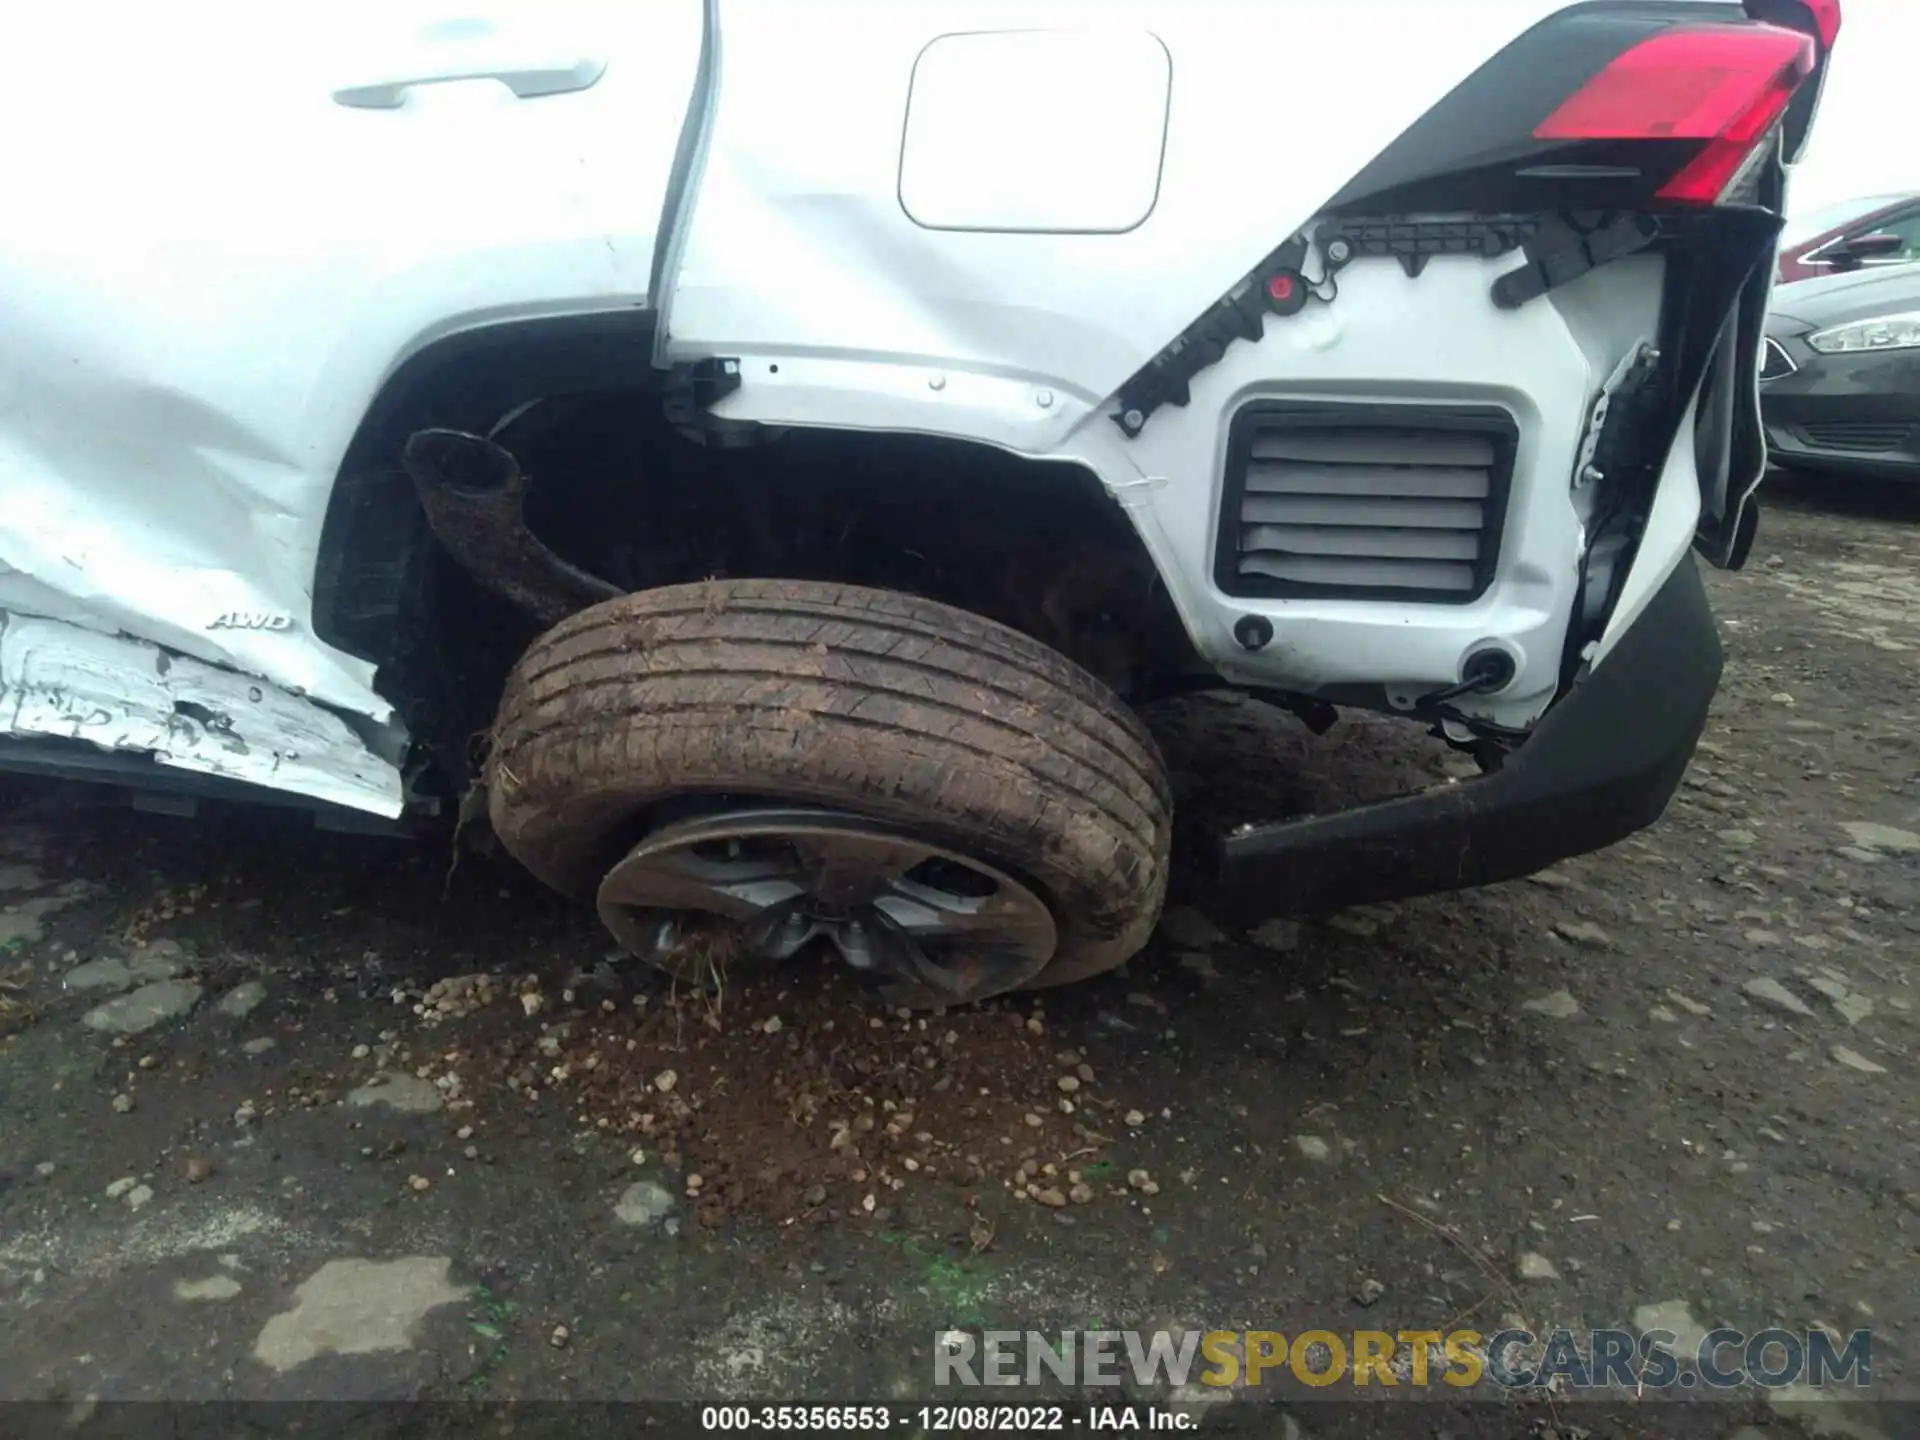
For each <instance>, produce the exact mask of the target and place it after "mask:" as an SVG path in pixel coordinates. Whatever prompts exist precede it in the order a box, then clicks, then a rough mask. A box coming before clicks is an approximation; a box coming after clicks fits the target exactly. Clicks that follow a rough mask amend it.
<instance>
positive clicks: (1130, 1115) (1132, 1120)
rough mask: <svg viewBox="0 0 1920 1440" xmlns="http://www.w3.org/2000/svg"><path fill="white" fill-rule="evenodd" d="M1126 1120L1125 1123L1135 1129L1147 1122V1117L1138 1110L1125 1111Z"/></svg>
mask: <svg viewBox="0 0 1920 1440" xmlns="http://www.w3.org/2000/svg"><path fill="white" fill-rule="evenodd" d="M1126 1120H1127V1124H1129V1125H1131V1126H1133V1127H1134V1128H1135V1129H1136V1130H1137V1129H1139V1128H1140V1127H1141V1126H1142V1125H1144V1124H1146V1123H1147V1117H1146V1116H1145V1115H1144V1114H1142V1113H1141V1112H1140V1111H1138V1110H1129V1111H1127V1115H1126Z"/></svg>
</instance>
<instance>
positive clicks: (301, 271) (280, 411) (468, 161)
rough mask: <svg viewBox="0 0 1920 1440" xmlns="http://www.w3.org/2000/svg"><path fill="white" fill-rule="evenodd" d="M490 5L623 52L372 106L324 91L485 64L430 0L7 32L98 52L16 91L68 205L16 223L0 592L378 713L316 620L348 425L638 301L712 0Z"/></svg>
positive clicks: (87, 20)
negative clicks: (533, 79)
mask: <svg viewBox="0 0 1920 1440" xmlns="http://www.w3.org/2000/svg"><path fill="white" fill-rule="evenodd" d="M484 10H485V14H486V16H487V17H488V18H489V19H490V20H491V21H492V22H493V25H494V27H495V29H496V30H497V31H498V34H499V37H500V42H499V44H498V45H497V46H496V48H497V49H498V51H499V54H498V55H497V56H495V58H496V59H498V60H501V61H503V62H504V61H507V60H512V59H514V58H515V57H516V56H517V57H518V58H519V59H520V60H528V61H532V62H541V63H543V62H544V61H545V59H547V58H548V57H549V56H550V55H551V54H553V53H566V52H567V51H568V50H569V48H570V47H573V46H575V45H577V44H578V43H579V42H580V41H581V39H582V38H583V37H591V39H592V40H593V42H594V44H595V46H596V47H597V48H598V49H599V50H600V51H601V52H602V53H605V54H608V55H610V56H612V57H613V59H612V63H610V65H609V67H608V70H607V72H606V74H605V75H604V76H603V77H602V78H601V79H600V80H599V81H598V83H596V84H594V85H593V86H591V87H590V88H588V89H585V90H581V91H578V92H576V93H571V94H562V95H551V96H544V97H541V98H538V99H530V100H521V99H516V98H515V96H514V95H513V94H512V92H510V91H509V90H508V89H506V88H505V87H504V86H502V85H500V84H498V83H495V82H490V81H477V82H473V83H468V84H452V85H445V84H443V85H430V86H421V87H416V88H415V89H414V90H412V91H410V92H409V93H408V96H407V98H406V101H405V103H404V105H402V106H401V107H400V108H398V109H393V110H365V109H352V108H348V107H345V106H342V105H339V104H336V103H334V102H333V100H332V99H331V98H330V96H331V93H332V92H333V91H334V90H335V89H339V88H341V87H343V86H351V85H355V84H364V83H371V82H374V81H378V80H381V79H385V78H391V77H392V75H393V74H395V73H399V72H398V71H396V70H395V68H394V67H396V66H400V67H402V68H404V67H406V66H411V65H418V64H419V63H421V62H422V59H423V56H430V55H431V53H433V52H434V51H435V49H436V48H445V49H447V50H449V52H451V51H454V50H459V51H460V52H461V53H462V54H464V53H466V51H465V49H464V48H463V46H464V42H462V41H461V39H460V37H459V36H458V35H456V34H450V33H447V32H444V31H443V32H439V33H437V34H436V33H432V32H430V31H429V28H428V27H429V25H430V23H431V22H438V21H444V20H445V19H446V17H447V15H448V13H449V12H448V11H447V9H446V8H445V7H444V6H443V5H440V4H438V3H435V0H399V3H393V4H382V5H378V6H376V5H373V4H370V3H366V0H349V3H346V4H344V5H339V6H335V7H332V8H330V9H329V10H328V11H327V14H326V20H325V23H324V24H314V23H309V21H308V19H307V18H303V17H301V16H298V15H296V14H294V13H293V12H291V11H287V10H284V9H280V8H276V7H273V6H264V7H263V6H259V5H254V4H249V3H244V0H196V3H194V4H193V5H191V6H188V7H185V8H184V9H183V8H181V7H142V6H131V7H117V8H115V10H114V11H113V13H112V16H111V27H110V28H111V30H112V35H111V41H110V43H109V42H107V41H104V40H103V39H102V35H101V25H102V23H103V21H102V17H101V14H100V13H99V12H97V11H95V10H91V9H89V8H88V7H85V6H79V7H60V6H38V7H25V8H20V7H15V8H13V9H10V10H9V11H8V12H7V13H6V16H5V18H4V20H0V43H3V44H4V48H5V49H6V51H7V52H8V53H9V54H14V55H43V56H70V57H84V63H83V64H79V65H77V66H76V65H67V64H45V65H28V66H23V67H20V73H19V74H18V75H16V76H14V77H13V78H12V79H11V80H10V81H9V83H8V84H7V85H6V86H5V87H0V129H4V130H5V131H6V132H7V133H9V134H14V135H33V136H36V137H38V138H37V141H36V143H35V144H33V145H30V146H23V147H19V153H17V154H15V155H13V156H11V158H10V160H9V165H10V170H9V183H10V184H11V185H12V186H13V187H14V188H15V190H16V191H17V193H19V194H21V195H29V194H32V195H58V196H59V197H60V202H59V203H58V204H34V205H16V206H12V207H9V213H8V219H7V224H6V225H5V227H3V228H0V300H3V301H4V309H5V312H6V324H5V325H4V326H3V327H0V496H4V513H3V514H0V611H10V612H13V613H14V614H15V615H19V614H23V613H25V614H37V615H43V616H52V617H55V618H61V619H66V620H70V621H74V622H76V623H80V624H85V625H88V626H91V627H93V628H96V629H101V630H105V631H109V632H112V631H125V632H127V633H129V634H133V635H138V636H141V637H142V638H144V639H146V640H150V641H154V642H157V643H159V644H161V645H164V646H166V647H167V648H169V649H170V650H173V651H177V652H179V653H181V654H185V655H191V656H194V657H197V658H198V659H201V660H204V661H207V662H210V663H213V664H218V665H224V666H230V667H232V668H233V669H235V670H239V671H243V672H245V673H247V674H249V675H255V676H259V677H262V678H263V679H265V680H267V681H269V682H271V683H272V684H274V685H276V686H278V687H280V688H281V689H282V690H284V691H288V692H293V693H298V694H303V695H306V696H309V697H311V698H313V699H315V700H318V701H320V702H322V703H324V704H327V705H332V706H336V707H339V708H342V709H345V710H350V711H356V712H359V713H362V714H365V715H367V716H370V717H372V718H374V719H376V720H381V721H384V720H385V719H386V718H387V716H388V713H389V706H388V705H387V703H386V702H385V701H384V700H383V699H382V698H381V697H380V696H379V695H377V694H376V693H375V692H374V690H373V688H372V683H373V675H372V667H371V666H369V665H368V664H366V663H365V662H364V661H361V660H358V659H355V658H354V657H351V656H348V655H345V654H342V653H341V652H339V651H336V650H334V649H332V648H331V647H329V646H327V645H325V644H322V643H321V642H320V641H319V640H317V639H316V638H315V637H314V636H313V635H312V634H311V630H310V623H309V617H310V615H311V611H312V591H313V584H314V569H315V557H316V555H317V553H318V549H319V542H320V531H321V525H322V522H323V520H324V518H325V514H326V508H327V501H328V498H329V496H330V494H331V493H332V490H333V485H334V481H335V478H336V476H337V475H338V474H339V471H340V466H341V462H342V460H343V459H344V457H345V455H346V452H347V447H348V444H349V442H350V441H351V440H352V439H353V435H354V432H355V430H356V429H357V428H358V427H359V425H360V422H361V420H362V418H363V416H364V415H365V414H366V411H367V407H368V405H369V403H370V402H371V401H372V399H373V397H374V395H375V394H376V393H377V391H378V390H379V387H380V385H381V384H382V382H384V381H385V379H386V378H387V376H388V375H389V374H390V373H391V372H392V371H393V370H394V369H395V368H396V367H397V366H398V365H400V364H401V363H402V362H403V361H404V360H405V359H406V358H407V357H408V356H410V355H412V354H413V353H415V352H416V351H418V350H419V349H421V348H422V347H424V346H425V345H427V344H429V343H430V342H432V341H434V340H437V339H439V338H441V337H443V336H446V335H449V334H453V333H456V332H459V331H462V330H467V329H472V328H474V327H476V326H481V325H485V324H490V323H494V322H499V321H505V320H510V319H517V318H525V317H534V316H542V315H553V314H565V313H571V312H591V311H607V310H630V309H632V308H633V307H635V306H638V305H642V304H644V303H645V302H646V300H647V298H648V295H647V292H648V288H649V278H650V269H651V266H652V261H653V251H654V239H655V232H656V231H657V229H658V228H659V221H660V214H661V205H662V198H663V196H664V194H665V191H666V184H667V174H668V170H669V168H670V166H671V164H672V159H673V152H674V148H675V145H676V143H677V141H678V139H679V133H680V125H681V120H682V117H683V116H684V114H685V111H686V107H687V104H688V98H689V96H690V94H691V91H692V85H693V81H694V78H695V75H696V72H697V69H698V57H699V46H700V24H701V0H645V3H642V4H634V3H630V0H489V3H488V4H487V5H486V6H485V7H484ZM521 52H524V53H521ZM269 57H270V60H269ZM897 116H898V112H897V111H896V112H895V116H894V117H893V118H892V120H891V122H890V123H892V124H893V125H894V126H895V127H896V128H895V133H896V134H897V125H898V118H897ZM129 117H135V118H133V119H132V120H130V119H129ZM76 175H85V176H87V177H88V181H87V183H86V184H83V185H76V184H75V183H74V181H73V177H74V176H76ZM280 617H287V621H286V623H285V624H282V623H281V619H280ZM287 776H288V772H287V771H286V770H285V769H284V768H283V769H281V770H280V771H278V772H276V774H275V775H273V776H271V777H249V778H265V779H266V780H267V782H268V783H271V784H275V785H279V786H282V787H283V788H292V787H290V786H286V783H285V782H286V779H287ZM347 788H353V787H352V785H351V784H349V785H348V786H347Z"/></svg>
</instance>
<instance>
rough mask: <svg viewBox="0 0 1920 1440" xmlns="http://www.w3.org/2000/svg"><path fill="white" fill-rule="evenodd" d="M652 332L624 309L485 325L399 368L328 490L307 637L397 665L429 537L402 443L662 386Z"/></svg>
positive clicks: (648, 316) (647, 314) (648, 323)
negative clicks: (402, 620) (576, 397)
mask: <svg viewBox="0 0 1920 1440" xmlns="http://www.w3.org/2000/svg"><path fill="white" fill-rule="evenodd" d="M655 321H656V317H655V314H654V312H653V311H651V310H627V311H615V312H601V313H597V314H588V315H567V316H559V317H552V318H543V319H538V320H521V321H511V322H507V323H504V324H498V325H487V326H482V327H480V328H477V329H473V330H463V331H460V332H459V333H457V334H453V335H449V336H447V337H445V338H444V339H441V340H437V341H435V342H433V343H432V344H430V345H428V346H426V347H425V348H424V349H422V350H420V351H418V352H416V353H415V354H413V355H411V356H409V357H408V358H407V359H406V360H405V361H404V362H402V363H401V364H400V365H399V366H397V367H396V368H395V369H394V370H393V372H392V373H391V374H390V375H389V376H388V377H387V380H386V382H385V383H384V384H383V385H382V386H381V387H380V392H379V394H378V395H376V396H375V397H374V400H373V403H372V404H371V405H370V406H368V408H367V413H366V416H365V417H364V418H363V419H362V420H361V422H360V427H359V429H358V430H357V431H355V433H354V437H353V440H352V442H351V443H350V444H349V445H348V447H347V454H346V458H345V460H344V461H342V463H341V466H340V473H339V475H338V476H337V477H336V479H335V481H334V487H333V494H332V497H331V498H330V499H329V501H328V504H327V515H326V520H325V522H324V524H323V525H322V528H321V532H320V550H319V555H318V557H317V559H316V561H315V567H314V579H313V633H314V634H315V635H317V636H318V637H319V638H320V639H321V640H323V641H325V642H326V643H327V644H329V645H332V646H335V647H336V648H338V649H341V650H344V651H346V652H347V653H348V654H351V655H357V656H359V657H360V658H361V659H363V660H367V661H371V662H372V663H373V664H374V665H376V666H381V665H386V664H388V663H390V662H391V660H392V659H393V656H394V649H395V645H396V642H397V636H396V633H395V631H396V626H395V621H396V619H397V618H398V617H399V616H400V614H401V613H402V611H403V609H404V608H405V603H406V599H407V596H408V594H409V591H410V588H411V587H412V586H413V585H414V584H416V583H418V575H417V573H416V572H417V566H416V565H415V564H414V561H415V558H416V556H417V555H418V554H419V553H420V551H421V549H422V548H423V546H424V545H425V544H426V541H427V537H428V531H427V527H426V519H425V516H424V514H423V513H422V511H421V509H420V502H419V500H418V499H417V498H416V496H415V495H414V491H413V485H412V482H411V481H410V480H409V479H408V478H407V476H406V473H405V471H403V470H402V469H401V468H400V463H399V461H400V448H401V446H402V445H403V444H405V442H406V439H407V436H408V435H410V434H412V433H413V432H414V431H415V430H419V429H424V428H426V427H428V426H446V427H449V428H454V429H467V430H478V431H481V432H485V431H486V430H487V429H488V428H489V427H491V426H492V425H493V424H494V422H495V421H497V420H498V419H499V418H500V417H501V416H502V415H504V414H506V413H507V411H508V410H510V409H512V408H513V407H514V406H516V405H519V404H522V403H524V402H525V401H526V400H528V399H529V398H545V397H550V396H554V395H563V394H578V393H582V392H587V391H595V390H611V389H622V388H630V389H647V388H654V387H657V386H658V385H659V384H660V381H661V376H660V372H658V371H657V370H655V369H654V368H653V358H652V357H653V342H654V332H655Z"/></svg>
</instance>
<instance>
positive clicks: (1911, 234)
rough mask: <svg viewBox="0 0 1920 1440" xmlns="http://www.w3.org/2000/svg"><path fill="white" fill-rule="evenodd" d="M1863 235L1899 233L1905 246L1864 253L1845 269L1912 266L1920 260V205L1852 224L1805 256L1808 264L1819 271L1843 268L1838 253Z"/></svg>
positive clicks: (1832, 271)
mask: <svg viewBox="0 0 1920 1440" xmlns="http://www.w3.org/2000/svg"><path fill="white" fill-rule="evenodd" d="M1863 235H1897V236H1899V237H1900V239H1901V240H1902V241H1904V242H1905V243H1904V244H1903V245H1902V247H1901V248H1900V249H1899V250H1897V251H1893V252H1891V253H1889V254H1886V255H1873V256H1862V257H1860V258H1858V259H1855V260H1853V261H1851V262H1849V263H1848V264H1847V265H1846V266H1845V267H1844V268H1845V269H1849V270H1854V269H1868V268H1878V267H1881V266H1886V265H1910V264H1912V263H1913V262H1914V261H1916V260H1920V205H1913V206H1909V207H1908V208H1907V209H1905V210H1896V211H1893V212H1891V213H1883V214H1881V215H1880V216H1878V217H1875V218H1871V219H1868V220H1864V221H1862V222H1860V223H1859V224H1857V225H1853V226H1850V227H1849V228H1848V229H1847V230H1846V231H1845V232H1844V233H1843V234H1841V235H1840V236H1839V237H1838V238H1837V239H1834V240H1830V241H1828V242H1827V243H1826V244H1825V245H1822V246H1821V247H1820V248H1819V249H1818V250H1815V251H1814V252H1813V253H1812V254H1810V255H1808V256H1807V257H1806V263H1807V264H1808V265H1811V266H1814V267H1816V273H1818V274H1822V275H1831V274H1833V273H1835V272H1836V271H1837V270H1839V269H1841V268H1843V267H1841V266H1839V265H1837V264H1836V263H1835V261H1834V258H1833V257H1834V254H1835V252H1837V251H1839V250H1841V249H1842V248H1843V247H1845V246H1846V245H1847V244H1849V243H1850V242H1852V241H1854V240H1858V239H1859V238H1860V237H1861V236H1863Z"/></svg>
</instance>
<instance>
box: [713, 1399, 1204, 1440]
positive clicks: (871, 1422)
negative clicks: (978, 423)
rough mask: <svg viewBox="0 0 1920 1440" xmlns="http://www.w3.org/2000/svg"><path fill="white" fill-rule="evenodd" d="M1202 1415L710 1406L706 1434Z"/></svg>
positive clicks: (1140, 1410) (1012, 1425)
mask: <svg viewBox="0 0 1920 1440" xmlns="http://www.w3.org/2000/svg"><path fill="white" fill-rule="evenodd" d="M1199 1424H1200V1417H1199V1416H1198V1415H1194V1414H1190V1413H1187V1412H1185V1411H1179V1410H1167V1409H1160V1408H1157V1407H1153V1406H1142V1405H1092V1406H1087V1407H1085V1408H1084V1409H1081V1408H1078V1407H1072V1406H1065V1405H915V1406H907V1405H899V1406H890V1405H708V1406H705V1407H703V1408H702V1410H701V1412H700V1428H701V1429H702V1430H703V1431H706V1432H710V1433H711V1432H729V1431H730V1432H756V1431H758V1432H765V1433H790V1434H812V1435H821V1434H828V1435H835V1434H838V1435H859V1434H874V1433H878V1432H881V1431H886V1430H891V1429H894V1428H896V1427H897V1428H899V1429H902V1430H912V1431H914V1432H916V1433H919V1434H923V1435H930V1434H1008V1435H1019V1434H1036V1433H1044V1432H1048V1431H1052V1432H1058V1433H1065V1432H1069V1431H1084V1432H1089V1433H1099V1432H1106V1431H1140V1430H1158V1431H1164V1432H1169V1433H1171V1432H1175V1431H1185V1430H1192V1429H1197V1428H1198V1427H1199Z"/></svg>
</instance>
